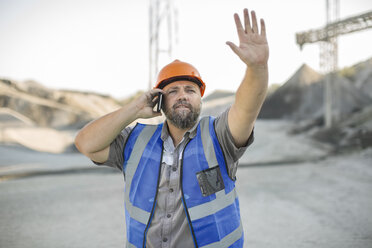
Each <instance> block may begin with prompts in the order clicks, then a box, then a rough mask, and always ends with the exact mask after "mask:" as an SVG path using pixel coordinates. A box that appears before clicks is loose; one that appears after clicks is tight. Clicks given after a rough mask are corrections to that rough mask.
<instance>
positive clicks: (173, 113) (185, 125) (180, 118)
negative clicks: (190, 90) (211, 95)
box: [164, 101, 201, 129]
mask: <svg viewBox="0 0 372 248" xmlns="http://www.w3.org/2000/svg"><path fill="white" fill-rule="evenodd" d="M180 105H184V106H186V107H187V108H188V110H181V111H177V107H178V106H180ZM200 109H201V106H200V104H199V106H197V107H195V108H194V107H193V106H192V105H191V104H190V103H188V102H186V101H178V102H177V103H175V104H174V105H173V106H171V107H169V108H165V109H164V114H165V116H166V117H167V120H169V121H170V122H171V123H172V124H173V125H174V126H175V127H177V128H179V129H189V128H191V127H193V126H194V125H195V124H196V122H197V120H198V117H199V115H200Z"/></svg>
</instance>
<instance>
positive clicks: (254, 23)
mask: <svg viewBox="0 0 372 248" xmlns="http://www.w3.org/2000/svg"><path fill="white" fill-rule="evenodd" d="M251 16H252V31H253V33H256V34H258V25H257V17H256V12H254V11H251Z"/></svg>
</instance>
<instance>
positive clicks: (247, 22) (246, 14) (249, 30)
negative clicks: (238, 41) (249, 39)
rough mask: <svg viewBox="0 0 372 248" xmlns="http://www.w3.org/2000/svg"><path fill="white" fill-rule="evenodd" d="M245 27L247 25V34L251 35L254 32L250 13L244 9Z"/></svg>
mask: <svg viewBox="0 0 372 248" xmlns="http://www.w3.org/2000/svg"><path fill="white" fill-rule="evenodd" d="M243 12H244V25H245V32H246V33H250V32H252V29H251V22H250V20H249V13H248V9H244V11H243Z"/></svg>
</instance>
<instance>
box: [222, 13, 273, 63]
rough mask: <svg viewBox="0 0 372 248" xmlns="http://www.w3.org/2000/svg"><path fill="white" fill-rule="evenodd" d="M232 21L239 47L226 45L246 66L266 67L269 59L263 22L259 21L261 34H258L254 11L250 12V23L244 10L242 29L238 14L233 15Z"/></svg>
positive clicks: (230, 43)
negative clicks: (233, 21)
mask: <svg viewBox="0 0 372 248" xmlns="http://www.w3.org/2000/svg"><path fill="white" fill-rule="evenodd" d="M234 19H235V24H236V29H237V32H238V37H239V46H237V45H235V44H234V43H232V42H230V41H228V42H226V44H227V45H229V46H230V48H231V49H232V50H233V51H234V53H235V54H236V55H238V56H239V58H240V59H241V60H242V61H243V62H244V63H245V64H246V65H247V66H249V67H254V66H266V65H267V61H268V58H269V46H268V44H267V39H266V27H265V22H264V20H263V19H261V20H260V23H261V32H259V30H258V24H257V18H256V13H255V12H254V11H252V12H251V20H252V23H251V21H250V18H249V13H248V10H247V9H244V27H243V25H242V23H241V21H240V18H239V15H238V14H234Z"/></svg>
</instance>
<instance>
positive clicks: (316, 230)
mask: <svg viewBox="0 0 372 248" xmlns="http://www.w3.org/2000/svg"><path fill="white" fill-rule="evenodd" d="M371 159H372V151H367V152H365V153H364V154H361V153H358V154H351V155H344V156H338V157H331V158H328V159H325V160H322V161H318V162H317V163H300V164H290V165H276V166H274V165H272V166H251V167H243V168H240V169H239V172H238V182H237V190H238V193H239V196H240V202H241V204H240V205H241V213H242V219H243V223H244V230H245V240H246V241H245V244H246V247H255V248H261V247H262V248H263V247H286V248H302V247H303V248H305V247H309V248H310V247H319V248H323V247H324V248H330V247H337V248H342V247H345V248H346V247H348V248H349V247H353V248H368V247H372V215H371V209H372V180H371V179H372V164H371V163H370V161H371ZM0 206H1V208H0V223H1V224H0V233H1V235H0V247H15V248H18V247H22V248H27V247H39V248H43V247H55V248H58V247H90V248H91V247H123V246H124V245H123V244H124V240H125V226H124V225H125V224H124V213H123V178H122V175H121V174H120V173H118V172H115V171H112V170H111V169H107V170H92V171H90V172H79V173H65V174H55V175H44V176H33V177H24V178H18V179H12V180H3V181H2V182H0Z"/></svg>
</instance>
